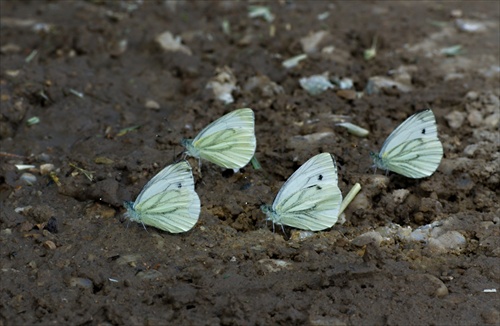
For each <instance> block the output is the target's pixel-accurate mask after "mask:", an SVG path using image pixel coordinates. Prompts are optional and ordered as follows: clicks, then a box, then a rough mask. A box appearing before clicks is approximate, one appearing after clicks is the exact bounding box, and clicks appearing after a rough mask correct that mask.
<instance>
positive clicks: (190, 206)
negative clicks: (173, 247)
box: [135, 188, 200, 233]
mask: <svg viewBox="0 0 500 326" xmlns="http://www.w3.org/2000/svg"><path fill="white" fill-rule="evenodd" d="M135 211H136V214H137V216H139V221H140V222H142V223H144V224H145V225H149V226H153V227H155V228H158V229H160V230H163V231H168V232H171V233H180V232H186V231H188V230H190V229H191V228H192V227H193V226H194V225H195V224H196V222H197V221H198V217H199V216H200V198H199V197H198V194H197V193H196V192H195V191H194V190H190V189H187V188H174V189H168V190H165V191H163V192H160V193H157V194H156V195H154V196H152V197H149V198H147V199H145V200H144V201H142V202H140V203H138V204H137V205H135ZM139 221H138V222H139Z"/></svg>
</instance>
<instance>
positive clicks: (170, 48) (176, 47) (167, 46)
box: [156, 31, 191, 55]
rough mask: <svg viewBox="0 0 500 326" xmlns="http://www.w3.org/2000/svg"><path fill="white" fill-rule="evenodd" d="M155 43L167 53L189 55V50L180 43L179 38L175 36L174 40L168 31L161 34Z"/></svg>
mask: <svg viewBox="0 0 500 326" xmlns="http://www.w3.org/2000/svg"><path fill="white" fill-rule="evenodd" d="M156 42H157V43H158V44H159V45H160V47H161V48H162V49H163V50H165V51H167V52H177V51H179V52H183V53H185V54H187V55H191V50H190V49H189V48H188V47H187V46H185V45H183V44H182V43H181V37H180V36H177V37H175V38H174V36H173V35H172V33H170V32H169V31H166V32H163V33H162V34H160V35H158V36H157V37H156Z"/></svg>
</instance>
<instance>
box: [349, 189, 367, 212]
mask: <svg viewBox="0 0 500 326" xmlns="http://www.w3.org/2000/svg"><path fill="white" fill-rule="evenodd" d="M370 207H371V200H369V199H368V197H367V196H366V194H365V193H364V192H360V193H358V194H357V195H356V197H355V198H354V200H353V201H352V202H351V203H350V204H349V208H350V209H351V210H352V211H356V210H358V209H361V210H368V209H370Z"/></svg>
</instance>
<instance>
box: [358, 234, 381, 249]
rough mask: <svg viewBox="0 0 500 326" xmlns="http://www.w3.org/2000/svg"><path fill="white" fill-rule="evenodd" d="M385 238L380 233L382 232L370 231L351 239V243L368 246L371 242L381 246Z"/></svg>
mask: <svg viewBox="0 0 500 326" xmlns="http://www.w3.org/2000/svg"><path fill="white" fill-rule="evenodd" d="M382 240H384V238H383V237H382V236H381V235H380V233H378V232H376V231H369V232H366V233H363V234H361V235H359V236H357V237H356V238H355V239H353V240H352V241H351V243H352V244H353V245H355V246H358V247H362V246H366V245H367V244H369V243H373V244H375V245H376V246H377V247H379V246H380V243H382Z"/></svg>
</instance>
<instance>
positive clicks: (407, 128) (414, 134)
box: [380, 109, 438, 154]
mask: <svg viewBox="0 0 500 326" xmlns="http://www.w3.org/2000/svg"><path fill="white" fill-rule="evenodd" d="M420 138H424V139H425V138H427V139H438V136H437V125H436V118H435V117H434V113H432V111H431V110H430V109H427V110H423V111H420V112H417V113H415V114H414V115H412V116H410V117H409V118H408V119H406V120H405V121H404V122H403V123H402V124H400V125H399V126H398V127H397V128H396V129H395V130H394V131H393V132H392V133H391V134H390V135H389V137H387V139H386V140H385V142H384V145H382V149H381V150H380V153H382V154H383V153H386V152H390V151H391V150H392V149H393V148H394V147H397V146H398V145H399V144H401V143H404V142H409V141H411V140H414V139H420Z"/></svg>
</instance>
